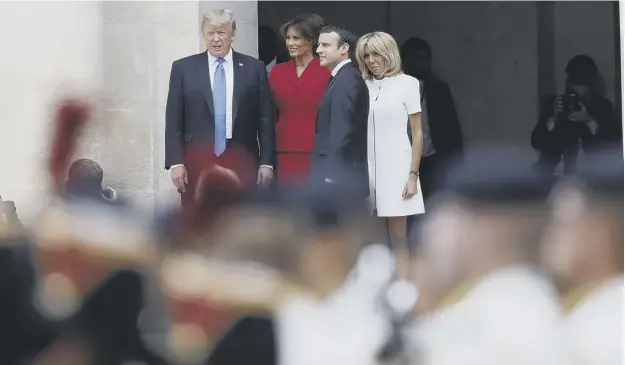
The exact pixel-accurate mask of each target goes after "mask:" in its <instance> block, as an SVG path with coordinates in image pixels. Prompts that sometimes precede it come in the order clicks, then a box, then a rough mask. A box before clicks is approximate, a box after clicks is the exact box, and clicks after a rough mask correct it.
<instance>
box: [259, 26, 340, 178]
mask: <svg viewBox="0 0 625 365" xmlns="http://www.w3.org/2000/svg"><path fill="white" fill-rule="evenodd" d="M322 27H323V18H321V17H320V16H319V15H317V14H302V15H298V16H296V17H295V18H293V19H292V20H291V21H289V22H287V23H286V24H284V25H283V26H282V27H281V28H280V33H281V34H282V36H283V37H284V40H285V42H286V47H287V49H288V51H289V56H290V57H291V60H290V61H288V62H285V63H281V64H278V65H276V66H275V67H274V68H273V69H272V70H271V73H270V74H269V83H270V85H271V89H272V90H273V93H274V98H275V101H276V105H277V107H278V122H277V124H276V140H277V143H276V151H277V164H276V165H277V166H276V167H277V171H276V172H277V177H278V185H279V186H285V185H289V184H290V183H292V182H295V181H297V180H302V179H305V178H306V177H307V175H308V172H309V168H310V153H311V151H312V149H313V144H314V141H315V124H316V122H317V109H318V108H319V103H321V98H322V97H323V93H324V91H325V88H326V85H327V84H328V79H329V78H330V70H328V69H327V68H325V67H322V66H321V65H320V64H319V59H318V58H317V57H315V53H314V52H315V49H316V48H317V40H318V39H319V31H320V30H321V28H322Z"/></svg>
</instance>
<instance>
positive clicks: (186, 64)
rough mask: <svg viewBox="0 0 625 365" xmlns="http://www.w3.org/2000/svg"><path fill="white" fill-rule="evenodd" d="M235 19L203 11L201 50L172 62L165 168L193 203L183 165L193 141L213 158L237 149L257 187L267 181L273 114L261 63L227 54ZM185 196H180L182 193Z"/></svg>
mask: <svg viewBox="0 0 625 365" xmlns="http://www.w3.org/2000/svg"><path fill="white" fill-rule="evenodd" d="M235 32H236V21H235V19H234V15H233V13H232V11H230V10H226V9H212V10H209V11H208V12H207V13H206V14H205V15H204V18H203V20H202V34H203V36H204V40H205V41H206V48H207V51H206V52H202V53H199V54H196V55H193V56H189V57H185V58H182V59H179V60H177V61H175V62H174V63H173V64H172V69H171V76H170V80H169V94H168V96H167V110H166V115H165V168H166V169H171V177H172V182H173V183H174V185H175V186H176V188H178V191H180V192H182V193H184V194H183V198H182V201H183V204H185V203H186V202H192V201H193V193H192V192H193V191H194V185H195V180H197V173H198V172H194V171H187V169H186V168H185V166H184V163H185V162H184V157H185V150H186V149H187V147H188V146H189V145H190V144H191V143H192V142H193V143H195V142H200V143H202V142H204V143H206V142H208V143H211V144H213V143H214V155H215V156H217V157H219V156H221V155H222V154H223V153H224V152H225V151H226V150H227V149H228V148H231V147H235V146H238V147H243V148H244V149H245V150H246V151H247V152H248V153H249V154H250V156H252V157H253V158H254V159H256V162H257V165H258V166H259V168H258V178H257V183H258V184H260V185H268V184H270V183H271V180H272V178H273V160H274V155H275V113H274V107H273V101H272V97H271V90H270V89H269V81H268V78H267V71H266V70H265V64H264V63H263V62H262V61H260V60H257V59H255V58H253V57H250V56H247V55H244V54H242V53H239V52H236V51H234V50H232V48H231V45H232V41H233V40H234V36H235ZM185 192H186V193H185Z"/></svg>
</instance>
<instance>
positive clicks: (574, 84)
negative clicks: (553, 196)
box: [531, 55, 621, 174]
mask: <svg viewBox="0 0 625 365" xmlns="http://www.w3.org/2000/svg"><path fill="white" fill-rule="evenodd" d="M565 71H566V73H567V80H566V89H565V92H564V94H563V95H559V96H551V97H549V98H548V99H547V101H546V103H545V104H544V106H543V109H542V112H541V116H540V120H539V121H538V124H536V127H534V130H533V131H532V140H531V142H532V147H534V149H536V150H538V151H539V152H540V157H539V159H538V162H537V167H539V168H543V169H545V170H546V172H547V173H550V174H553V173H554V172H555V170H556V167H557V166H558V164H559V163H560V161H561V160H562V162H563V172H564V174H568V173H573V172H575V171H576V170H577V163H578V157H580V155H583V154H588V153H592V151H593V150H595V149H596V148H597V147H599V146H600V145H604V144H606V143H609V142H615V143H620V140H621V134H620V133H619V132H620V128H619V125H618V123H616V121H615V119H614V111H613V108H612V103H610V101H609V100H608V99H606V98H604V97H602V96H600V95H599V94H598V93H597V91H596V81H597V75H598V70H597V65H596V64H595V61H594V60H593V59H592V58H590V57H589V56H586V55H578V56H575V57H573V58H572V59H571V60H570V61H569V63H568V64H567V66H566V69H565ZM580 152H581V154H580Z"/></svg>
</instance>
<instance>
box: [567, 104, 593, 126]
mask: <svg viewBox="0 0 625 365" xmlns="http://www.w3.org/2000/svg"><path fill="white" fill-rule="evenodd" d="M568 119H569V120H571V121H573V122H583V123H588V122H591V121H593V120H594V118H593V117H592V115H590V113H588V109H587V108H586V105H584V103H579V107H578V108H577V109H576V110H572V111H571V112H570V113H569V116H568Z"/></svg>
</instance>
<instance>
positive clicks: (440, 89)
mask: <svg viewBox="0 0 625 365" xmlns="http://www.w3.org/2000/svg"><path fill="white" fill-rule="evenodd" d="M401 58H402V66H403V68H404V72H405V73H406V74H408V75H410V76H412V77H415V78H417V79H419V82H420V84H421V104H422V109H423V111H422V113H421V118H422V119H423V154H422V156H423V157H422V158H421V165H420V167H419V172H420V174H419V179H420V180H421V189H422V190H423V198H424V199H425V200H426V201H427V199H428V198H429V197H430V196H431V195H432V194H433V193H434V192H435V191H436V185H437V178H436V176H437V175H439V174H440V170H441V169H442V167H443V166H444V165H445V164H446V162H447V161H448V160H449V158H450V157H453V156H455V155H458V154H460V153H462V132H461V129H460V123H459V122H458V115H457V114H456V108H455V106H454V99H453V98H452V97H451V91H450V90H449V86H448V85H447V83H445V82H444V81H441V80H439V79H437V78H436V77H434V75H432V49H431V47H430V45H429V44H428V43H427V42H426V41H424V40H423V39H420V38H416V37H413V38H410V39H408V40H407V41H406V42H404V44H403V45H402V46H401ZM408 127H409V128H410V125H409V126H408ZM409 135H410V134H409ZM426 208H427V202H426Z"/></svg>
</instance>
